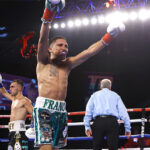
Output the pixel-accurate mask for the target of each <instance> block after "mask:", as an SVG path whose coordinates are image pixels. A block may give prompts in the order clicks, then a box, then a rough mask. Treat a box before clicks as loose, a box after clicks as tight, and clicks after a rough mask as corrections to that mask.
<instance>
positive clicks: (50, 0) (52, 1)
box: [41, 0, 65, 23]
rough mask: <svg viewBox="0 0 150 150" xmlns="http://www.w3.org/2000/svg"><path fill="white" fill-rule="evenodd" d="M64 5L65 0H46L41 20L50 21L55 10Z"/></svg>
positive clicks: (60, 8)
mask: <svg viewBox="0 0 150 150" xmlns="http://www.w3.org/2000/svg"><path fill="white" fill-rule="evenodd" d="M64 7H65V0H46V1H45V10H44V13H43V17H42V19H41V20H42V21H43V22H44V23H50V22H51V21H52V19H53V17H54V16H55V13H56V12H59V11H60V10H62V9H63V8H64Z"/></svg>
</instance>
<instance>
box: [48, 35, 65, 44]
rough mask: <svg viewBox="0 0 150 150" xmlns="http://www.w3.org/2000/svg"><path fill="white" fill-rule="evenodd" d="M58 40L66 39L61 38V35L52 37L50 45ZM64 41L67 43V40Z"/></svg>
mask: <svg viewBox="0 0 150 150" xmlns="http://www.w3.org/2000/svg"><path fill="white" fill-rule="evenodd" d="M58 39H64V40H66V38H65V37H63V36H61V35H59V36H55V37H53V38H51V39H50V45H51V44H53V43H55V42H56V40H58ZM66 41H67V40H66Z"/></svg>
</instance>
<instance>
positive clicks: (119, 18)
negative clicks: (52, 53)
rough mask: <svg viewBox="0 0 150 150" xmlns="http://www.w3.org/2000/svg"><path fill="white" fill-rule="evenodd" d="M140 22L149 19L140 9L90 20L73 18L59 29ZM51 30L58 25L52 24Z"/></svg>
mask: <svg viewBox="0 0 150 150" xmlns="http://www.w3.org/2000/svg"><path fill="white" fill-rule="evenodd" d="M137 19H138V20H141V21H145V20H147V19H150V10H146V9H141V10H138V11H131V12H125V11H114V12H113V13H111V14H100V15H99V16H98V15H97V16H93V17H91V18H88V17H85V18H82V19H80V18H75V19H74V20H73V19H72V20H69V21H68V22H67V23H65V22H64V23H60V27H61V28H65V27H66V26H68V27H69V28H72V27H74V26H76V27H81V26H87V25H89V24H90V25H96V24H97V23H99V24H103V23H107V24H110V23H115V22H127V21H130V20H131V21H134V20H137ZM52 27H53V28H55V29H57V28H59V24H54V25H53V26H52Z"/></svg>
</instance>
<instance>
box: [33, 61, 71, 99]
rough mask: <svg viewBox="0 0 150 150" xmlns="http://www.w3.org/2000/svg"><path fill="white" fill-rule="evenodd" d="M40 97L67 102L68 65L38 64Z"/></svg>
mask: <svg viewBox="0 0 150 150" xmlns="http://www.w3.org/2000/svg"><path fill="white" fill-rule="evenodd" d="M36 72H37V79H38V92H39V96H41V97H46V98H50V99H54V100H65V99H66V94H67V85H68V75H69V72H70V71H69V69H68V67H67V65H66V64H62V65H54V64H46V65H44V64H41V63H38V64H37V70H36Z"/></svg>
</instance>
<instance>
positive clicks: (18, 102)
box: [10, 97, 27, 121]
mask: <svg viewBox="0 0 150 150" xmlns="http://www.w3.org/2000/svg"><path fill="white" fill-rule="evenodd" d="M26 101H27V99H26V98H25V97H22V98H21V99H15V100H13V101H12V105H11V115H10V121H15V120H25V119H26V115H27V109H26V108H25V103H26Z"/></svg>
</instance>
